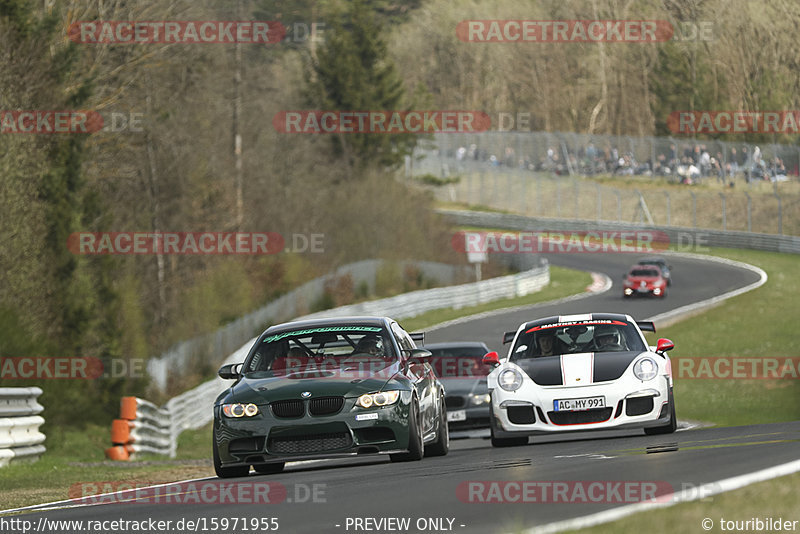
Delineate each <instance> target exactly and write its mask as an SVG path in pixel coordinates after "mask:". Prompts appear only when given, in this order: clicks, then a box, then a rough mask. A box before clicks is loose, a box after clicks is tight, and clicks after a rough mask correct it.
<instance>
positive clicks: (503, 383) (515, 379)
mask: <svg viewBox="0 0 800 534" xmlns="http://www.w3.org/2000/svg"><path fill="white" fill-rule="evenodd" d="M497 385H499V386H500V387H501V388H502V389H504V390H506V391H516V390H518V389H519V387H520V386H521V385H522V374H521V373H520V372H519V371H517V370H516V369H506V370H505V371H503V372H501V373H500V375H499V376H498V377H497Z"/></svg>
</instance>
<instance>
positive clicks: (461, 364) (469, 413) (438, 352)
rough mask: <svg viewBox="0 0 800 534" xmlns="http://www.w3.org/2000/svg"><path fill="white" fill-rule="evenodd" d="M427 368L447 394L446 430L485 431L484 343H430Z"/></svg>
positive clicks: (487, 414) (427, 347) (485, 348)
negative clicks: (431, 370) (447, 425)
mask: <svg viewBox="0 0 800 534" xmlns="http://www.w3.org/2000/svg"><path fill="white" fill-rule="evenodd" d="M424 348H426V349H427V350H429V351H431V354H432V357H431V365H432V366H433V370H434V372H435V373H436V376H438V377H439V380H440V381H441V382H442V384H443V385H444V389H445V391H446V392H447V394H446V396H445V404H446V405H447V421H448V423H449V425H450V430H453V431H455V430H472V429H476V428H489V400H490V399H489V390H488V389H487V388H486V375H487V374H489V369H488V368H487V367H486V366H485V365H483V357H484V356H485V355H486V353H488V352H489V347H487V346H486V344H485V343H481V342H477V341H464V342H452V343H431V344H429V345H425V347H424Z"/></svg>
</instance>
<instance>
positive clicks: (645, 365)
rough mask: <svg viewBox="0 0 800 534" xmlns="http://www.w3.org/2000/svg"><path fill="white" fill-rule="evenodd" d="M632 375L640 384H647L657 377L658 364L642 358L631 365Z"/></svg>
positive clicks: (650, 359)
mask: <svg viewBox="0 0 800 534" xmlns="http://www.w3.org/2000/svg"><path fill="white" fill-rule="evenodd" d="M633 374H634V375H636V378H638V379H639V380H641V381H642V382H647V381H648V380H652V379H654V378H655V377H656V375H658V364H656V362H654V361H653V359H652V358H642V359H641V360H639V361H638V362H636V363H635V364H634V365H633Z"/></svg>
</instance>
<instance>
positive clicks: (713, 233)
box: [437, 210, 800, 254]
mask: <svg viewBox="0 0 800 534" xmlns="http://www.w3.org/2000/svg"><path fill="white" fill-rule="evenodd" d="M437 211H438V213H440V214H442V215H445V216H447V217H448V218H449V219H450V220H451V221H453V222H454V223H455V224H457V225H460V226H477V227H486V228H499V229H506V230H517V231H575V232H580V231H596V230H597V229H598V228H599V227H602V228H603V229H607V230H655V231H658V232H663V233H664V234H666V235H667V236H668V237H669V239H670V243H671V244H673V245H675V246H676V249H677V250H679V251H684V252H695V251H697V249H698V247H722V248H744V249H752V250H764V251H768V252H783V253H788V254H800V237H797V236H787V235H775V234H754V233H750V232H734V231H723V230H702V229H697V228H684V227H678V226H646V225H637V224H634V223H618V222H613V221H601V222H597V221H584V220H570V219H551V218H544V217H525V216H523V215H512V214H507V213H489V212H477V211H460V210H437Z"/></svg>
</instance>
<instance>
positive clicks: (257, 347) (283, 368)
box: [213, 317, 450, 478]
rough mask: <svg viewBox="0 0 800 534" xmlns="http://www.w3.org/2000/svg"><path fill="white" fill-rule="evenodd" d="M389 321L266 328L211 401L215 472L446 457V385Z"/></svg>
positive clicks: (226, 371)
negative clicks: (358, 458)
mask: <svg viewBox="0 0 800 534" xmlns="http://www.w3.org/2000/svg"><path fill="white" fill-rule="evenodd" d="M419 336H421V335H420V334H414V336H413V337H412V335H411V334H409V333H408V332H406V331H405V330H404V329H403V328H402V327H401V326H400V325H399V324H398V323H397V322H396V321H394V320H392V319H390V318H388V317H344V318H335V319H316V320H309V321H298V322H291V323H284V324H280V325H276V326H272V327H270V328H269V329H267V330H266V331H265V332H264V333H263V334H261V335H260V336H259V337H258V339H257V340H256V342H255V343H254V344H253V346H252V348H251V349H250V352H249V353H248V355H247V357H246V358H245V360H244V362H243V363H238V364H231V365H225V366H223V367H222V368H221V369H220V370H219V375H220V376H221V377H222V378H225V379H231V380H235V382H234V383H233V385H231V387H230V388H228V389H226V390H225V391H224V392H222V393H221V394H220V395H219V397H217V400H216V401H215V403H214V430H213V449H214V450H213V453H214V469H215V471H216V473H217V476H219V477H222V478H228V477H241V476H246V475H247V474H248V473H249V472H250V467H251V466H252V467H253V468H254V469H255V471H256V472H258V473H263V474H266V473H277V472H280V471H282V470H283V467H284V465H285V463H286V462H290V461H298V460H308V459H312V458H337V457H346V456H355V455H373V454H374V455H379V454H388V455H389V457H390V458H391V460H392V461H410V460H420V459H421V458H422V457H423V455H424V456H441V455H445V454H447V451H448V449H449V440H450V436H449V434H448V429H447V411H446V408H445V403H444V388H443V387H442V384H441V383H440V382H439V380H438V379H437V378H436V375H435V374H434V372H433V369H432V368H431V365H430V357H431V353H430V352H429V351H427V350H425V349H420V348H417V346H416V345H415V343H414V338H417V339H419Z"/></svg>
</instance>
